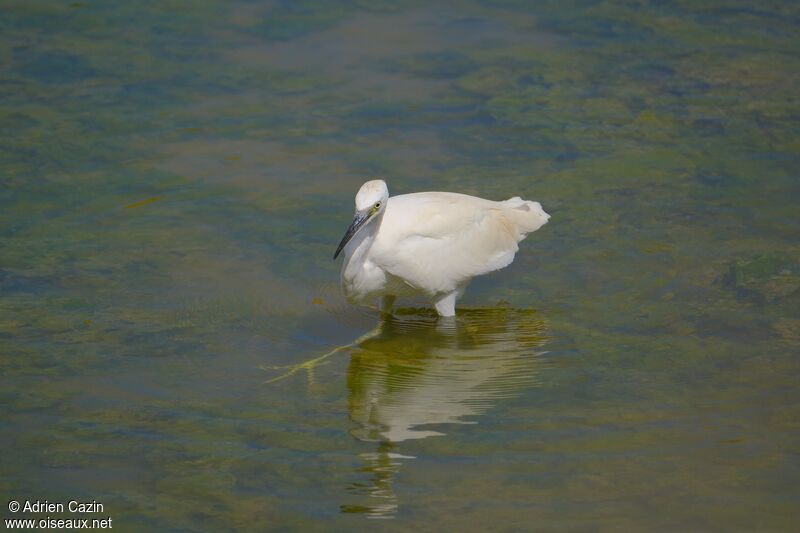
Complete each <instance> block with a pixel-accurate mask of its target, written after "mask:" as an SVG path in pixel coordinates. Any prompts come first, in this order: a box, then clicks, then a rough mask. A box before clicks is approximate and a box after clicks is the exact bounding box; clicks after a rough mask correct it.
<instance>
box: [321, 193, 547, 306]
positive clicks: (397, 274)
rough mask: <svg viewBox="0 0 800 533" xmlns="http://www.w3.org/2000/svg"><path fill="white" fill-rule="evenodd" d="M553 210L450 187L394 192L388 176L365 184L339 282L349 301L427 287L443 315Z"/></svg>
mask: <svg viewBox="0 0 800 533" xmlns="http://www.w3.org/2000/svg"><path fill="white" fill-rule="evenodd" d="M549 218H550V215H548V214H547V213H545V212H544V210H543V209H542V206H541V205H540V204H539V202H532V201H528V200H523V199H521V198H519V197H514V198H511V199H509V200H505V201H502V202H495V201H492V200H485V199H483V198H477V197H475V196H468V195H466V194H458V193H451V192H419V193H412V194H402V195H399V196H392V197H391V198H390V197H389V190H388V188H387V187H386V183H385V182H384V181H383V180H372V181H368V182H366V183H365V184H364V185H362V186H361V189H360V190H359V191H358V194H357V195H356V213H355V218H354V220H353V223H352V224H351V225H350V227H349V228H348V230H347V232H346V233H345V236H344V238H343V239H342V242H341V243H340V244H339V248H338V249H337V250H336V254H335V255H334V258H335V257H336V256H337V255H339V253H340V252H341V251H344V262H343V263H342V274H341V283H342V290H343V291H344V294H345V296H346V297H347V299H348V301H350V302H353V303H368V302H370V301H374V300H376V299H378V298H381V299H382V301H381V309H382V310H383V311H385V312H388V311H389V310H390V309H391V306H392V304H393V302H394V299H395V297H398V296H410V295H415V294H423V295H425V296H427V297H428V298H430V300H431V301H432V302H433V304H434V306H435V307H436V310H437V311H438V313H439V314H440V315H442V316H452V315H454V314H455V302H456V299H457V298H458V297H459V296H460V295H461V294H462V293H463V291H464V289H465V288H466V285H467V283H469V280H470V279H471V278H473V277H474V276H478V275H481V274H486V273H487V272H491V271H493V270H498V269H500V268H503V267H505V266H508V265H509V264H510V263H511V261H513V260H514V254H515V253H516V252H517V250H518V249H519V247H518V246H517V243H519V242H520V241H521V240H522V239H524V238H525V236H526V235H527V234H528V233H530V232H532V231H536V230H537V229H539V228H540V227H542V226H543V225H544V224H545V223H547V220H548V219H549Z"/></svg>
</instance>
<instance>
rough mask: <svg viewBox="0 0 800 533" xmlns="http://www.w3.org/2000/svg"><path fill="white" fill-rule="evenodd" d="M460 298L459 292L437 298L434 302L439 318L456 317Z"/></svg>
mask: <svg viewBox="0 0 800 533" xmlns="http://www.w3.org/2000/svg"><path fill="white" fill-rule="evenodd" d="M458 296H459V291H453V292H449V293H447V294H445V295H442V296H437V297H436V298H435V299H434V300H433V305H434V307H436V312H437V313H439V316H455V314H456V298H458Z"/></svg>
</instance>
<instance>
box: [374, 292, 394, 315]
mask: <svg viewBox="0 0 800 533" xmlns="http://www.w3.org/2000/svg"><path fill="white" fill-rule="evenodd" d="M396 299H397V296H394V295H392V294H387V295H385V296H381V302H380V305H379V306H378V308H379V309H380V311H381V314H382V315H391V314H392V306H394V301H395V300H396Z"/></svg>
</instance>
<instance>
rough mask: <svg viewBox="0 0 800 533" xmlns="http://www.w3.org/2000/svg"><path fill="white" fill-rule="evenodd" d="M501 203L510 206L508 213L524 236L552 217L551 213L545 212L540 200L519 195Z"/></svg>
mask: <svg viewBox="0 0 800 533" xmlns="http://www.w3.org/2000/svg"><path fill="white" fill-rule="evenodd" d="M500 203H501V204H502V205H504V206H506V207H508V208H509V209H508V210H506V213H507V214H508V216H509V218H511V219H512V220H513V221H514V223H515V224H516V225H517V227H518V228H519V231H520V233H522V236H523V237H524V235H525V234H527V233H530V232H532V231H536V230H537V229H539V228H541V227H542V226H544V225H545V224H547V221H548V220H549V219H550V215H548V214H547V213H545V211H544V209H542V204H540V203H539V202H533V201H531V200H523V199H522V198H520V197H519V196H515V197H514V198H509V199H508V200H504V201H502V202H500Z"/></svg>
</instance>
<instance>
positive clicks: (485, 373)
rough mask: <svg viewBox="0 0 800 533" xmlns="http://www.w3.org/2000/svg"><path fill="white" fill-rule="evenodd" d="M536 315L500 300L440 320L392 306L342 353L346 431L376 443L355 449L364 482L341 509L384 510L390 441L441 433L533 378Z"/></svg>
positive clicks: (541, 335)
mask: <svg viewBox="0 0 800 533" xmlns="http://www.w3.org/2000/svg"><path fill="white" fill-rule="evenodd" d="M545 342H546V337H545V323H544V321H543V320H542V318H541V317H540V315H539V314H538V313H537V312H536V311H531V310H516V309H509V308H493V309H473V310H459V313H458V316H457V317H456V318H455V319H450V320H442V319H439V320H437V317H436V316H435V315H434V314H433V313H432V312H430V311H422V310H406V311H402V310H401V311H399V312H397V313H396V314H395V316H393V317H389V318H386V319H385V320H384V321H383V322H382V324H381V326H380V330H379V331H378V333H377V334H375V335H373V336H371V337H370V338H368V339H366V340H364V341H362V342H360V343H359V344H358V345H356V346H355V347H354V348H353V349H352V352H351V357H350V366H349V368H348V371H347V387H348V391H349V401H348V405H349V411H350V418H351V420H352V421H353V422H355V423H356V424H357V427H356V428H354V429H353V430H352V435H353V436H354V437H355V438H357V439H358V440H360V441H365V442H376V443H377V445H376V449H375V451H374V452H370V453H364V454H361V455H360V457H361V458H362V459H363V460H364V463H365V465H364V466H363V467H362V468H360V469H359V472H364V473H368V474H369V475H370V479H369V481H368V482H366V483H353V484H352V485H351V486H350V487H349V488H348V492H350V493H351V494H357V495H360V496H364V495H366V496H368V497H369V502H368V503H367V504H365V505H343V506H342V508H341V509H342V512H348V513H363V514H365V515H366V516H367V517H369V518H392V517H393V516H394V514H395V513H396V512H397V509H398V500H397V496H396V495H395V492H394V489H393V480H394V477H395V474H396V473H397V472H398V471H399V469H400V467H401V465H402V462H403V460H407V459H413V457H411V456H407V455H403V454H402V453H401V452H400V443H402V442H403V441H407V440H410V439H424V438H427V437H434V436H443V435H445V432H446V430H447V429H446V428H447V425H449V424H475V423H477V421H476V420H475V417H477V416H479V415H481V414H482V413H484V412H486V411H487V410H489V409H490V408H491V407H493V406H494V405H495V404H496V403H497V401H498V400H501V399H503V398H510V397H513V396H515V395H517V394H519V393H520V392H521V391H522V390H523V389H525V388H527V387H531V386H535V385H536V384H537V382H538V378H537V370H538V368H539V367H540V366H541V358H540V356H541V355H542V354H543V352H542V351H541V347H542V345H543V344H544V343H545Z"/></svg>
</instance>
